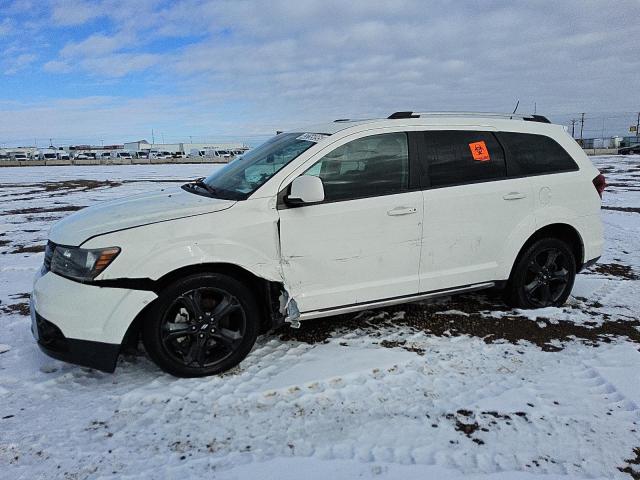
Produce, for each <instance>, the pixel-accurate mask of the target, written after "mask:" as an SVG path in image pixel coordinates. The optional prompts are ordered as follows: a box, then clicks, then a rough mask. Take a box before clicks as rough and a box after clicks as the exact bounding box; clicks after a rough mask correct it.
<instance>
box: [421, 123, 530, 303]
mask: <svg viewBox="0 0 640 480" xmlns="http://www.w3.org/2000/svg"><path fill="white" fill-rule="evenodd" d="M417 135H420V138H419V139H418V141H419V142H421V148H420V150H421V154H420V168H421V182H422V188H423V198H424V229H423V242H422V245H423V246H422V254H421V259H420V291H422V292H427V291H433V290H439V289H443V288H451V287H457V286H466V285H471V284H474V283H480V282H487V281H492V280H500V278H497V276H498V275H499V274H498V272H499V268H498V267H499V264H500V262H501V259H502V257H503V256H504V249H505V246H506V245H507V244H508V243H509V239H510V238H511V237H512V236H514V235H517V234H518V232H522V231H523V230H530V229H531V228H532V223H533V222H532V216H531V214H530V213H531V211H532V208H533V195H532V189H531V184H530V182H529V180H528V179H527V178H513V179H508V178H507V171H506V165H505V152H504V150H503V148H502V146H501V145H500V143H499V142H498V140H497V139H496V136H495V135H494V133H493V132H491V131H480V130H474V131H472V130H441V131H426V132H419V133H417Z"/></svg>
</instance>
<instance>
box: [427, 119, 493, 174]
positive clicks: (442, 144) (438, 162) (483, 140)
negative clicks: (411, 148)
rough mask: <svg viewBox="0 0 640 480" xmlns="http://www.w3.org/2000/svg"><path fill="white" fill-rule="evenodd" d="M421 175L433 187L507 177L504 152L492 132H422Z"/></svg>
mask: <svg viewBox="0 0 640 480" xmlns="http://www.w3.org/2000/svg"><path fill="white" fill-rule="evenodd" d="M424 135H425V146H426V151H425V155H424V156H423V158H422V168H423V174H424V175H426V177H427V179H428V180H427V182H428V183H427V184H430V185H431V186H432V187H446V186H449V185H459V184H463V183H475V182H481V181H489V180H493V179H498V178H504V177H505V176H506V169H505V164H504V152H503V150H502V147H501V146H500V144H499V143H498V141H497V140H496V138H495V137H494V135H493V134H492V133H491V132H476V131H464V130H442V131H429V132H424Z"/></svg>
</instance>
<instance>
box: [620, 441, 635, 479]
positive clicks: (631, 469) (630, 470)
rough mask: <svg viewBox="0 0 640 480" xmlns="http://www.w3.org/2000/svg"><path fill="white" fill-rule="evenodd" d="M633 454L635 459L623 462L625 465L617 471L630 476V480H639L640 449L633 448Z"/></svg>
mask: <svg viewBox="0 0 640 480" xmlns="http://www.w3.org/2000/svg"><path fill="white" fill-rule="evenodd" d="M633 453H634V454H635V456H636V457H635V458H630V459H628V460H625V462H627V465H625V466H624V467H618V470H620V471H621V472H622V473H627V474H629V475H631V478H633V479H634V480H640V448H634V449H633Z"/></svg>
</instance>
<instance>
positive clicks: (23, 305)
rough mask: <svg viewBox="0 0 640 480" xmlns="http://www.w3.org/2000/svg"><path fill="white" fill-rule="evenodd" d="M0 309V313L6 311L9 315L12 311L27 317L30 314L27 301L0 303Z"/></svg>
mask: <svg viewBox="0 0 640 480" xmlns="http://www.w3.org/2000/svg"><path fill="white" fill-rule="evenodd" d="M0 311H2V313H7V314H10V315H11V314H14V313H17V314H19V315H24V316H27V317H28V316H29V315H31V311H30V309H29V303H28V302H20V303H13V304H11V305H0Z"/></svg>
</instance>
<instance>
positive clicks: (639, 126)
mask: <svg viewBox="0 0 640 480" xmlns="http://www.w3.org/2000/svg"><path fill="white" fill-rule="evenodd" d="M639 128H640V112H638V119H637V120H636V142H637V141H638V134H639V133H640V132H638V129H639Z"/></svg>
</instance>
